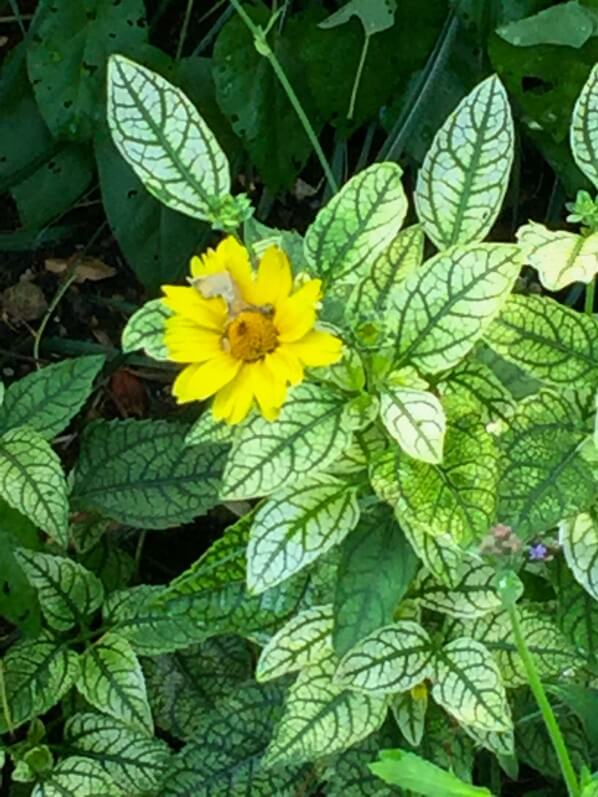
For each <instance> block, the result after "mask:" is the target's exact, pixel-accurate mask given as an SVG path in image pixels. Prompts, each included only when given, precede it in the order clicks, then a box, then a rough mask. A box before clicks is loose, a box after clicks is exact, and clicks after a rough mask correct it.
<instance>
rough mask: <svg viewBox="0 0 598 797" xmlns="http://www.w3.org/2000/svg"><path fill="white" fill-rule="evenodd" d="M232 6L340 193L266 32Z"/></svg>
mask: <svg viewBox="0 0 598 797" xmlns="http://www.w3.org/2000/svg"><path fill="white" fill-rule="evenodd" d="M230 4H231V5H232V6H233V8H234V9H235V11H236V12H237V14H238V15H239V16H240V17H241V19H242V20H243V22H244V23H245V25H246V26H247V28H248V29H249V31H250V32H251V35H252V36H253V40H254V44H255V49H256V50H257V51H258V53H259V54H260V55H263V56H264V58H266V59H267V60H268V61H269V63H270V66H271V67H272V69H273V70H274V74H275V75H276V77H277V78H278V80H279V82H280V85H281V86H282V87H283V89H284V91H285V93H286V95H287V97H288V98H289V102H290V103H291V105H292V106H293V110H294V111H295V113H296V114H297V116H298V117H299V121H300V122H301V124H302V125H303V129H304V130H305V133H306V135H307V137H308V139H309V141H310V144H311V145H312V147H313V149H314V152H315V153H316V155H317V157H318V160H319V161H320V165H321V167H322V169H323V171H324V174H325V175H326V180H327V182H328V185H329V186H330V188H331V190H332V192H333V193H336V192H337V191H338V185H337V182H336V180H335V179H334V175H333V174H332V169H331V168H330V164H329V163H328V161H327V160H326V155H324V150H323V149H322V147H321V145H320V142H319V140H318V137H317V135H316V131H315V130H314V128H313V126H312V124H311V122H310V121H309V119H308V117H307V114H306V113H305V111H304V109H303V106H302V105H301V102H300V100H299V97H297V95H296V94H295V90H294V89H293V87H292V86H291V84H290V82H289V79H288V78H287V76H286V73H285V71H284V69H283V68H282V65H281V64H280V61H279V60H278V58H277V57H276V55H275V54H274V52H273V51H272V49H271V47H270V45H269V44H268V42H267V40H266V35H265V33H264V31H263V30H262V29H261V28H260V27H258V26H257V25H256V24H255V23H254V22H253V20H252V19H251V17H250V16H249V14H248V13H247V12H246V11H245V9H244V8H243V6H242V5H241V3H240V2H239V0H230Z"/></svg>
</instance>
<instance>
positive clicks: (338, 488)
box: [247, 475, 359, 593]
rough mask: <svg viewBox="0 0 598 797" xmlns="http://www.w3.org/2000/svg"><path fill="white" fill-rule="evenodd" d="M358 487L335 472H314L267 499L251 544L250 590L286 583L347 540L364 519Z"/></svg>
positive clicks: (255, 527)
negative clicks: (361, 514)
mask: <svg viewBox="0 0 598 797" xmlns="http://www.w3.org/2000/svg"><path fill="white" fill-rule="evenodd" d="M356 492H357V491H356V489H355V488H353V487H351V485H350V484H347V483H346V482H344V481H341V480H340V479H336V478H334V477H333V476H324V475H322V476H314V477H313V478H312V479H308V480H307V481H303V482H302V483H301V484H300V485H299V486H298V487H289V488H287V489H286V490H282V491H280V492H278V493H277V494H276V495H275V496H273V497H272V498H270V499H269V500H268V501H267V502H266V503H265V504H263V506H262V507H260V509H258V511H257V514H256V516H255V520H254V522H253V525H252V527H251V534H250V537H249V545H248V548H247V586H248V589H249V590H250V591H251V592H253V593H260V592H263V591H264V590H266V589H269V588H270V587H273V586H275V585H276V584H280V583H281V582H282V581H285V580H286V579H287V578H289V577H290V576H292V575H293V573H296V572H298V571H299V570H301V569H303V568H304V567H307V565H308V564H311V562H313V561H315V560H316V559H317V558H318V557H319V556H321V555H322V554H323V553H325V552H326V551H328V550H329V549H330V548H332V546H333V545H336V544H337V543H339V542H341V540H342V539H343V538H344V537H346V535H347V534H348V533H349V532H350V531H351V529H353V528H355V526H356V525H357V521H358V520H359V506H358V504H357V497H356Z"/></svg>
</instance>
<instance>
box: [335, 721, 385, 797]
mask: <svg viewBox="0 0 598 797" xmlns="http://www.w3.org/2000/svg"><path fill="white" fill-rule="evenodd" d="M393 743H396V739H394V738H393V736H392V735H391V733H390V732H388V731H387V730H386V726H384V728H383V729H382V730H381V731H379V732H378V733H373V734H371V736H368V738H367V739H366V740H365V741H364V742H361V743H360V744H357V745H354V746H353V747H351V748H350V749H349V750H346V751H345V752H343V753H341V754H340V755H338V756H336V757H335V758H333V759H332V761H331V762H330V764H329V765H328V767H327V769H326V770H325V771H324V778H325V781H326V795H327V797H391V796H392V795H393V794H395V795H396V794H400V793H401V792H399V791H398V789H395V788H393V787H392V786H388V785H386V784H384V783H383V782H382V781H381V780H380V779H379V778H377V777H376V776H375V775H374V774H373V773H372V772H371V771H370V769H369V766H368V765H369V764H371V763H372V761H374V760H375V758H376V755H377V754H378V751H379V750H380V749H381V748H383V747H387V746H390V745H392V744H393Z"/></svg>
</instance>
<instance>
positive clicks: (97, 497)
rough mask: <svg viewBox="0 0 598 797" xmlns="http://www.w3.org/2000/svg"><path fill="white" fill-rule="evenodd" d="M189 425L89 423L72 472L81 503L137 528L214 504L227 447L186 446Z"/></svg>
mask: <svg viewBox="0 0 598 797" xmlns="http://www.w3.org/2000/svg"><path fill="white" fill-rule="evenodd" d="M187 431H188V429H187V427H186V426H183V425H181V424H178V423H168V422H166V421H135V420H128V421H113V422H106V421H99V422H96V423H94V424H92V425H91V426H89V427H88V429H87V430H86V432H85V434H84V436H83V440H82V445H81V454H80V457H79V461H78V463H77V468H76V472H75V485H74V489H73V495H74V498H75V499H76V501H77V502H78V504H79V505H81V506H83V507H85V508H86V509H92V510H95V511H97V512H100V513H101V514H103V515H105V516H107V517H110V518H112V519H114V520H117V521H119V522H121V523H126V524H128V525H131V526H137V527H140V528H152V529H164V528H169V527H170V526H178V525H180V524H181V523H187V522H189V521H191V520H193V518H194V517H196V516H197V515H201V514H203V513H205V512H207V511H208V509H211V508H212V507H213V506H214V505H215V504H216V503H217V495H218V488H219V486H220V477H221V473H222V467H223V464H224V456H225V453H226V449H225V448H224V447H223V446H218V445H207V446H193V447H191V448H186V447H185V435H186V433H187Z"/></svg>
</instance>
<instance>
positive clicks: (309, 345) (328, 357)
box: [280, 329, 343, 368]
mask: <svg viewBox="0 0 598 797" xmlns="http://www.w3.org/2000/svg"><path fill="white" fill-rule="evenodd" d="M280 348H281V349H282V350H285V349H288V350H290V351H291V352H292V354H294V355H295V356H296V357H298V358H299V360H301V362H302V363H303V365H306V366H308V367H312V368H313V367H316V366H319V365H332V364H333V363H336V362H338V361H339V360H340V358H341V357H342V354H343V343H342V341H341V339H340V338H337V337H336V335H332V334H331V333H330V332H320V331H319V330H316V329H314V330H312V331H311V332H308V333H307V335H305V337H303V338H301V340H297V341H295V342H294V343H286V344H284V346H281V347H280Z"/></svg>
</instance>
